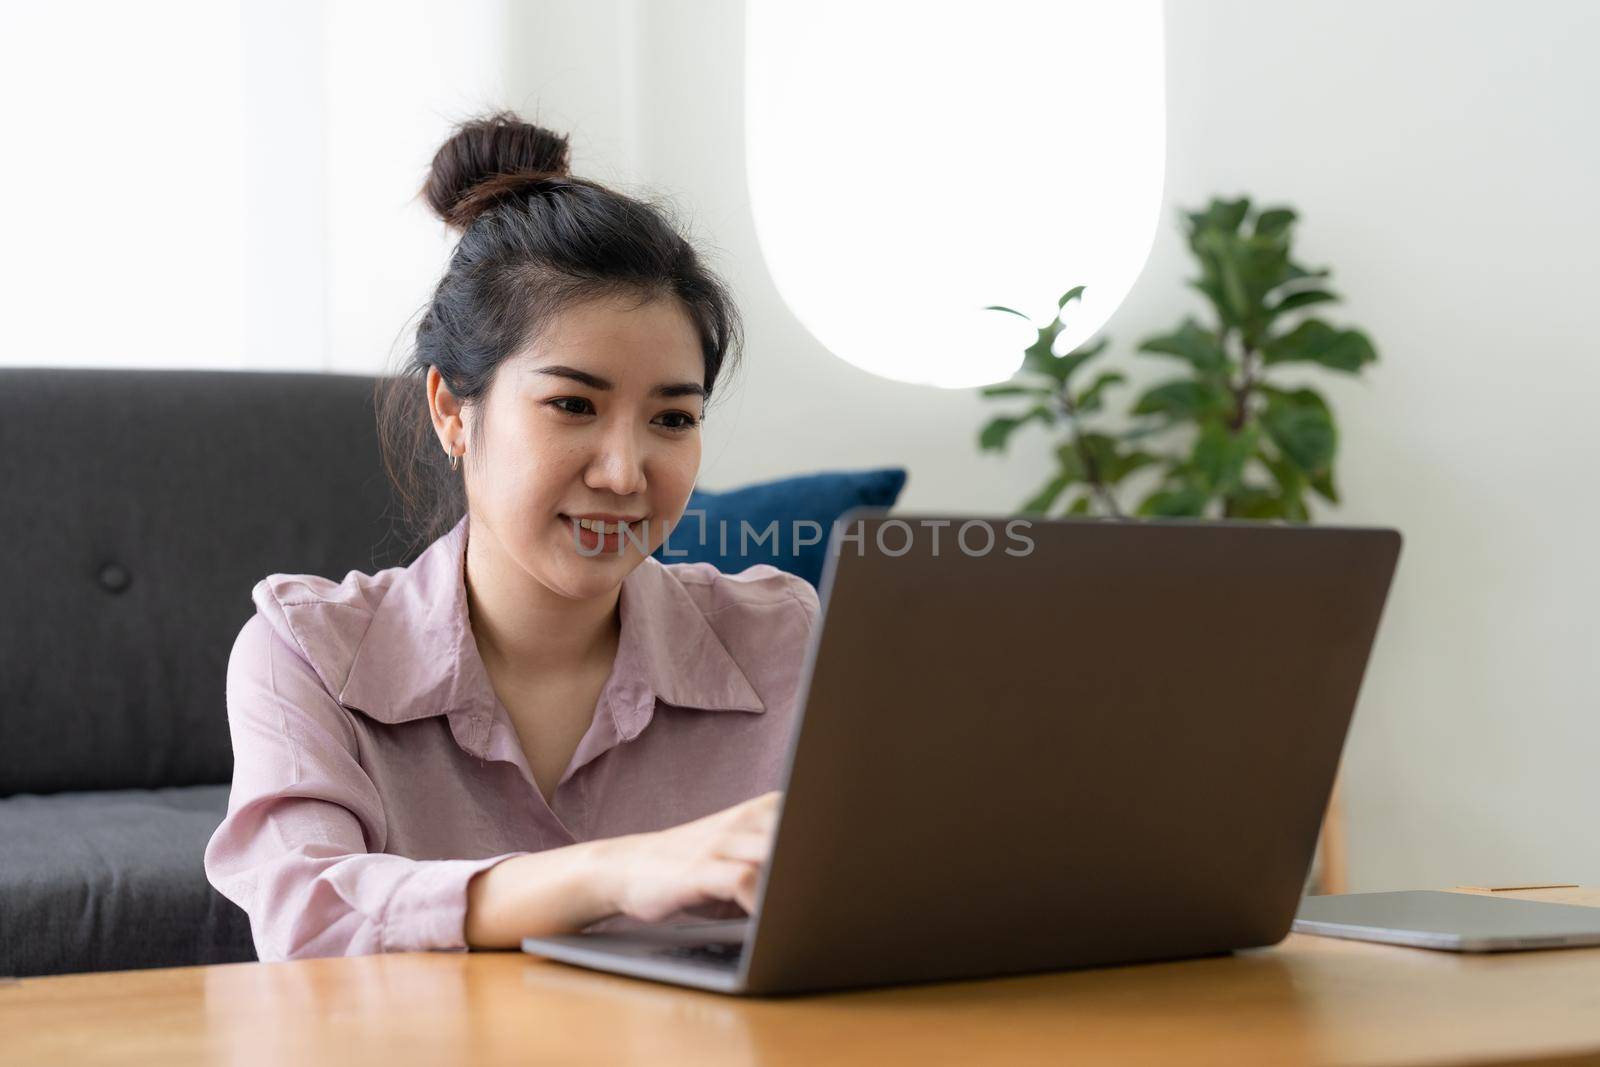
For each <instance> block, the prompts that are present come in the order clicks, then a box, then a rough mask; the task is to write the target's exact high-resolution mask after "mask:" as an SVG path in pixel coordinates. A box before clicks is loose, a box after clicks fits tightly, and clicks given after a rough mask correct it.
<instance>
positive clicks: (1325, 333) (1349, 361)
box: [1261, 319, 1378, 374]
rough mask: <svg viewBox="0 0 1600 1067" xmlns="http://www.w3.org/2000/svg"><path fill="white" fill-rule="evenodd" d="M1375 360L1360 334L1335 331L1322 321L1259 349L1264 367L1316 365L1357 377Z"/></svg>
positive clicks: (1303, 325)
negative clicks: (1274, 365) (1292, 364)
mask: <svg viewBox="0 0 1600 1067" xmlns="http://www.w3.org/2000/svg"><path fill="white" fill-rule="evenodd" d="M1377 358H1378V354H1377V352H1375V351H1373V348H1372V342H1371V341H1369V340H1367V336H1366V334H1364V333H1362V332H1361V331H1359V330H1337V329H1334V328H1333V327H1332V326H1329V325H1328V324H1327V323H1326V322H1323V321H1322V320H1321V319H1307V320H1306V321H1304V322H1302V323H1301V324H1300V325H1298V326H1296V327H1295V328H1294V329H1292V330H1290V331H1289V332H1288V333H1286V334H1284V335H1283V336H1282V337H1274V338H1273V339H1272V340H1270V341H1268V342H1267V343H1266V344H1265V345H1264V346H1262V349H1261V359H1262V362H1263V363H1266V364H1269V365H1270V364H1276V363H1317V364H1320V365H1321V366H1324V367H1327V368H1328V369H1329V370H1337V371H1344V372H1345V373H1348V374H1354V373H1358V372H1359V371H1360V370H1361V368H1362V367H1364V366H1365V365H1366V364H1368V363H1371V362H1373V361H1375V360H1376V359H1377Z"/></svg>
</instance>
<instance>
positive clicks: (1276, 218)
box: [1256, 207, 1296, 237]
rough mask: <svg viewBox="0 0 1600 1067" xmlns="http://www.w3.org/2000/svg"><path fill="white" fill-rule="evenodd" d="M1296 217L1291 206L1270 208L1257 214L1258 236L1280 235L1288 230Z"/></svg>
mask: <svg viewBox="0 0 1600 1067" xmlns="http://www.w3.org/2000/svg"><path fill="white" fill-rule="evenodd" d="M1295 218H1296V215H1295V213H1294V211H1293V210H1291V209H1289V208H1286V207H1277V208H1268V209H1266V210H1265V211H1263V212H1261V214H1259V215H1257V216H1256V235H1257V236H1258V237H1277V236H1280V235H1282V234H1284V233H1286V232H1287V231H1288V229H1289V227H1290V226H1291V225H1293V223H1294V220H1295Z"/></svg>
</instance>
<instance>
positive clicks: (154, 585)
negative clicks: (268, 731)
mask: <svg viewBox="0 0 1600 1067" xmlns="http://www.w3.org/2000/svg"><path fill="white" fill-rule="evenodd" d="M373 385H374V379H373V378H371V377H367V376H346V375H325V374H285V373H263V372H225V371H178V370H136V371H122V370H71V369H59V368H0V397H3V398H4V411H5V414H4V417H0V490H3V493H4V506H3V507H0V539H3V544H4V545H5V548H6V550H5V552H4V553H3V554H0V568H4V573H3V575H0V588H3V590H4V595H3V596H0V975H42V974H56V973H62V972H70V971H87V970H118V969H127V968H137V967H159V966H173V965H181V964H193V963H219V962H227V961H234V960H249V959H254V950H253V947H252V943H251V939H250V929H249V923H248V921H247V919H246V917H245V915H244V913H243V912H242V911H240V910H239V909H238V908H237V907H235V906H234V905H233V904H232V903H230V902H229V901H228V900H226V899H225V898H223V897H222V896H220V895H219V894H217V893H216V891H215V890H213V889H212V888H211V886H210V885H209V884H208V883H207V882H206V879H205V873H204V870H203V868H202V862H201V861H202V856H203V853H204V849H205V845H206V841H207V840H208V839H209V837H210V835H211V831H212V830H213V829H214V828H215V827H216V825H217V823H218V821H219V820H220V819H221V818H222V814H223V812H224V810H225V809H226V807H227V799H228V785H227V783H228V782H229V780H230V778H231V777H232V751H231V748H230V744H229V738H228V723H227V712H226V706H225V701H224V694H223V685H224V681H225V676H226V670H227V662H228V654H229V652H230V650H231V649H232V647H233V640H234V638H235V637H236V636H237V635H238V632H239V628H240V627H241V626H243V625H244V622H245V620H246V619H248V618H249V617H250V616H251V614H253V612H254V610H255V609H254V606H253V605H252V603H251V601H250V590H251V588H252V587H253V586H254V585H255V583H256V582H257V581H259V580H260V579H261V578H262V577H264V576H266V575H268V574H271V573H273V572H277V571H286V572H308V573H315V574H325V575H332V576H342V575H343V574H344V573H346V572H347V571H349V570H351V569H359V570H366V571H371V570H375V569H378V568H381V567H387V566H394V565H398V564H404V563H407V562H409V558H407V557H406V556H405V555H403V554H402V553H404V552H405V551H406V547H405V546H404V545H403V544H402V539H401V536H400V532H399V526H398V523H391V521H390V517H392V516H393V515H394V514H395V513H396V509H395V508H394V506H393V504H392V501H391V499H390V492H389V489H388V484H387V481H386V479H385V478H384V476H383V470H382V466H381V463H380V461H379V457H378V445H377V436H376V430H375V428H374V418H373V396H372V393H373ZM391 527H392V528H391Z"/></svg>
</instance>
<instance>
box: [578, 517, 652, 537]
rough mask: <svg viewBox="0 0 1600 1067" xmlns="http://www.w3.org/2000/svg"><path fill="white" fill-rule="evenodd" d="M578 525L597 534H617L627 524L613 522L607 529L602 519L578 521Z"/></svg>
mask: <svg viewBox="0 0 1600 1067" xmlns="http://www.w3.org/2000/svg"><path fill="white" fill-rule="evenodd" d="M641 521H642V520H641ZM578 525H579V526H581V527H583V528H584V529H585V530H593V531H594V532H595V533H597V534H608V533H612V534H618V533H621V532H622V528H623V527H624V526H627V525H628V523H625V522H613V523H610V524H609V529H608V528H607V527H608V524H607V523H606V522H605V520H603V519H579V520H578Z"/></svg>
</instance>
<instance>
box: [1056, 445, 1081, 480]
mask: <svg viewBox="0 0 1600 1067" xmlns="http://www.w3.org/2000/svg"><path fill="white" fill-rule="evenodd" d="M1056 462H1057V463H1058V464H1060V466H1061V470H1060V475H1061V477H1063V478H1065V479H1066V480H1067V481H1069V482H1086V481H1088V480H1089V473H1088V471H1087V470H1086V469H1085V468H1084V465H1083V457H1082V456H1080V455H1078V449H1077V446H1075V445H1074V444H1073V443H1072V442H1071V441H1067V442H1064V443H1063V444H1060V445H1057V446H1056Z"/></svg>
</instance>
